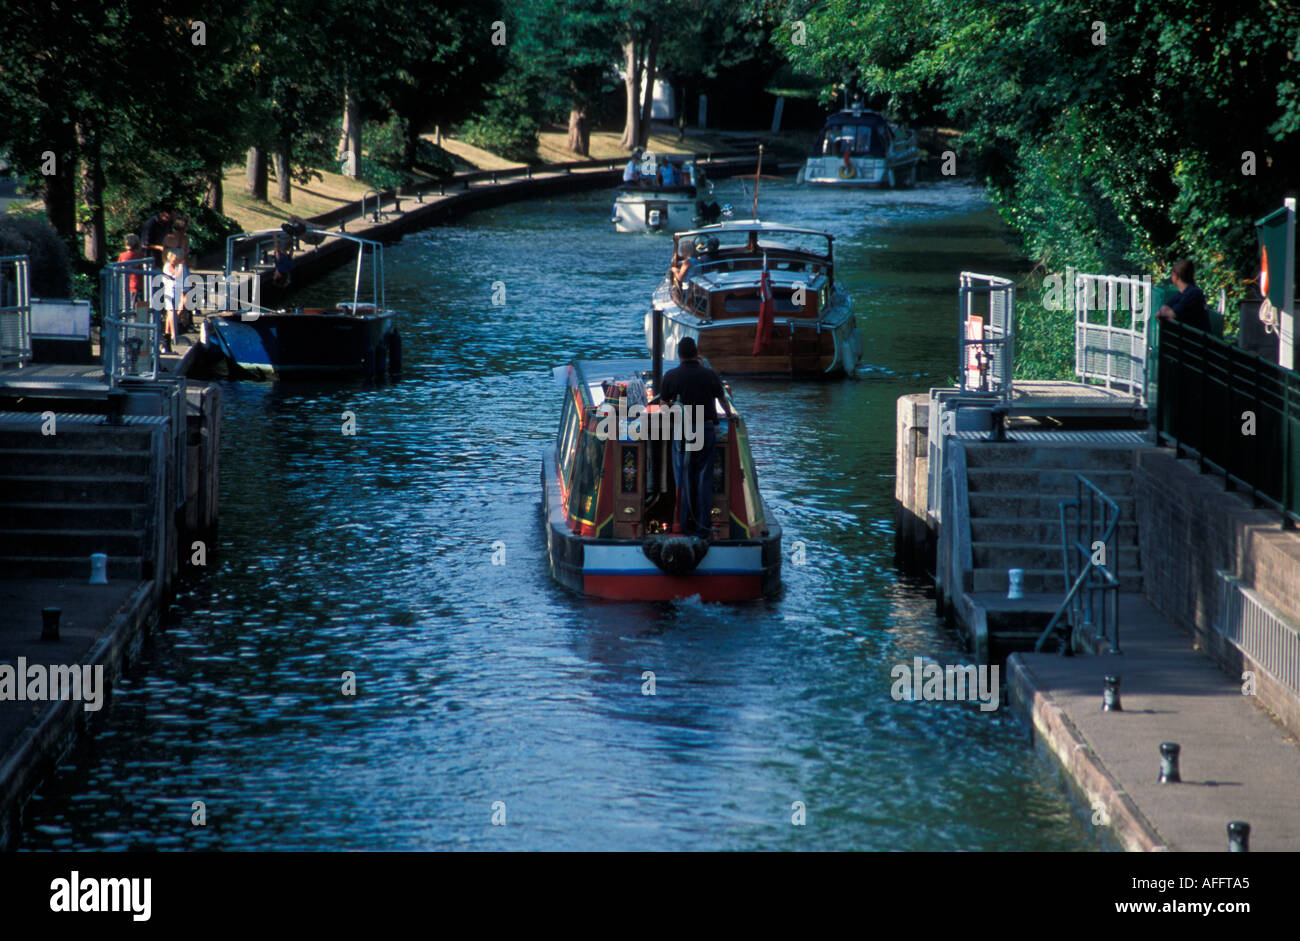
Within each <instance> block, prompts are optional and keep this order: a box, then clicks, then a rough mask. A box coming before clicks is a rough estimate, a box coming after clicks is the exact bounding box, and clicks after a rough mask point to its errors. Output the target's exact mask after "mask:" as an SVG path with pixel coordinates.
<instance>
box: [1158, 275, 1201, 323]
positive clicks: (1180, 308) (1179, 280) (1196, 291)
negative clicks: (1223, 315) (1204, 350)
mask: <svg viewBox="0 0 1300 941" xmlns="http://www.w3.org/2000/svg"><path fill="white" fill-rule="evenodd" d="M1169 280H1170V281H1172V282H1173V283H1174V287H1176V288H1178V295H1177V296H1176V297H1174V298H1173V299H1172V300H1171V301H1170V302H1169V303H1168V304H1164V305H1162V306H1161V308H1160V310H1158V311H1156V316H1157V317H1159V318H1160V319H1161V320H1177V321H1178V322H1179V323H1181V324H1186V325H1187V326H1189V327H1195V328H1196V329H1197V330H1204V331H1205V332H1206V333H1209V332H1210V312H1209V311H1208V310H1207V309H1206V307H1205V293H1204V292H1203V291H1202V290H1201V289H1200V288H1199V287H1197V286H1196V267H1195V266H1194V265H1193V264H1192V260H1191V259H1190V258H1182V259H1179V260H1178V261H1176V262H1174V264H1173V268H1172V270H1171V271H1170V273H1169Z"/></svg>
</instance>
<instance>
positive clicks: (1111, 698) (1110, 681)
mask: <svg viewBox="0 0 1300 941" xmlns="http://www.w3.org/2000/svg"><path fill="white" fill-rule="evenodd" d="M1103 682H1104V683H1105V686H1103V687H1102V690H1101V711H1102V712H1123V711H1124V707H1123V706H1122V705H1121V704H1120V701H1119V677H1118V676H1111V675H1109V674H1108V675H1107V676H1106V678H1105V680H1104V681H1103Z"/></svg>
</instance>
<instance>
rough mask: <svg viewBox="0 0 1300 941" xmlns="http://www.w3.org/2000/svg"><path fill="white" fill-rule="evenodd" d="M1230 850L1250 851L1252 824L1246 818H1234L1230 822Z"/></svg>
mask: <svg viewBox="0 0 1300 941" xmlns="http://www.w3.org/2000/svg"><path fill="white" fill-rule="evenodd" d="M1228 852H1229V853H1249V852H1250V824H1248V823H1247V822H1246V821H1244V820H1233V821H1232V822H1231V823H1229V824H1228Z"/></svg>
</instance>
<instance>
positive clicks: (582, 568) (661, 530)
mask: <svg viewBox="0 0 1300 941" xmlns="http://www.w3.org/2000/svg"><path fill="white" fill-rule="evenodd" d="M661 362H662V359H661V358H657V359H652V360H649V361H647V360H608V361H575V362H572V363H570V364H569V365H568V366H562V367H560V368H559V369H557V370H556V371H555V375H556V379H557V381H558V384H560V385H561V386H562V387H563V388H564V404H563V406H562V408H561V412H560V427H559V430H558V432H557V434H556V436H555V440H554V441H552V442H551V443H550V444H549V445H547V447H546V449H545V452H544V454H543V457H542V507H543V512H544V514H545V517H546V548H547V555H548V557H549V559H550V566H551V574H552V575H553V576H554V577H555V579H556V581H558V582H560V583H561V584H562V585H565V586H567V587H569V588H571V589H573V590H574V591H578V592H581V593H583V594H586V595H592V596H595V597H599V598H609V599H617V600H625V601H628V600H636V601H669V600H673V599H677V598H689V597H692V596H696V595H698V596H699V598H700V599H701V600H703V601H745V600H750V599H757V598H762V597H763V596H764V595H766V594H769V593H771V592H773V591H775V590H776V589H777V588H778V587H779V585H780V576H781V527H780V525H779V524H778V523H777V521H776V520H775V519H774V518H773V517H772V514H771V511H770V510H769V509H768V507H767V505H766V503H765V502H764V501H763V497H762V495H761V494H760V493H759V489H758V475H757V472H756V471H755V469H754V460H753V458H752V457H751V456H750V452H749V437H748V434H747V433H746V428H745V423H744V421H743V420H742V419H741V417H740V416H739V414H737V412H736V409H735V405H734V403H733V402H732V401H731V393H730V390H726V392H727V397H726V398H727V400H726V402H725V409H724V408H722V407H721V406H716V405H715V408H716V409H717V419H718V431H717V436H716V443H715V448H716V454H715V459H714V466H713V506H712V507H711V514H710V519H711V521H712V530H711V532H710V533H709V534H708V536H707V537H705V536H701V535H698V534H697V535H690V536H688V535H683V534H682V533H681V532H680V531H679V529H678V526H677V523H676V520H677V508H678V500H679V499H680V498H681V494H680V492H679V489H678V486H677V482H676V481H675V480H674V479H673V467H672V459H671V453H670V451H669V449H670V448H671V447H672V446H673V444H672V441H671V440H670V438H671V433H670V432H668V431H666V430H665V429H667V428H668V427H669V426H670V422H669V421H667V420H666V416H667V415H669V414H671V413H672V412H674V411H676V412H678V414H679V415H680V411H681V408H680V406H678V405H675V404H674V405H673V406H671V407H665V406H664V405H663V404H661V403H655V402H654V401H653V399H654V396H655V394H656V390H657V389H658V388H659V387H660V385H661V382H662V375H661V371H662V366H661V365H659V364H661ZM685 440H687V441H690V440H691V438H690V436H689V434H687V435H686V438H685Z"/></svg>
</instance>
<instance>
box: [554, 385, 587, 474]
mask: <svg viewBox="0 0 1300 941" xmlns="http://www.w3.org/2000/svg"><path fill="white" fill-rule="evenodd" d="M581 424H582V416H581V415H580V414H579V412H578V406H577V404H576V403H575V402H574V400H573V390H572V389H566V390H565V393H564V411H563V412H561V413H560V432H559V435H558V437H557V439H556V445H557V447H558V448H559V458H560V478H561V479H562V480H564V481H565V483H568V481H569V480H570V476H569V474H570V472H571V471H572V470H573V451H574V439H575V438H576V436H577V433H578V428H579V427H580V426H581Z"/></svg>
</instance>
